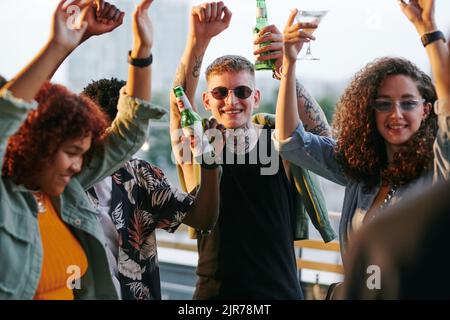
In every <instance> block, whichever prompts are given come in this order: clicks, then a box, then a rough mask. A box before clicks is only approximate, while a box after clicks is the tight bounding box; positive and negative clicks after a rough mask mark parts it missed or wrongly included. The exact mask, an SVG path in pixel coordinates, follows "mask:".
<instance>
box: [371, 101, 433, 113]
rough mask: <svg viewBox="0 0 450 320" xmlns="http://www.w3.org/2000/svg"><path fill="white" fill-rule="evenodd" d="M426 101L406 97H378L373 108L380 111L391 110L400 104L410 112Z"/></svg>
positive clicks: (401, 107)
mask: <svg viewBox="0 0 450 320" xmlns="http://www.w3.org/2000/svg"><path fill="white" fill-rule="evenodd" d="M424 102H425V99H405V100H389V99H377V100H375V102H374V103H373V104H372V108H373V109H375V110H376V111H378V112H391V111H392V109H393V108H394V106H396V105H397V104H398V105H399V106H400V109H401V110H402V111H405V112H408V111H412V110H414V109H416V108H417V107H418V106H420V105H421V104H423V103H424Z"/></svg>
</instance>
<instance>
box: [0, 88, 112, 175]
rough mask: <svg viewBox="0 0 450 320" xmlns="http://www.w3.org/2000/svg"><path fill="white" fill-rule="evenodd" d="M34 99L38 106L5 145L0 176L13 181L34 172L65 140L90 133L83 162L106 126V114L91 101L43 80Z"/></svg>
mask: <svg viewBox="0 0 450 320" xmlns="http://www.w3.org/2000/svg"><path fill="white" fill-rule="evenodd" d="M35 100H36V101H37V102H38V104H39V106H38V107H37V109H35V110H33V111H31V112H29V114H28V117H27V119H26V120H25V121H24V122H23V123H22V125H21V126H20V128H19V130H18V131H17V132H16V133H15V134H14V135H12V136H11V137H10V138H9V141H8V146H7V148H6V154H5V160H4V163H3V168H2V175H3V176H4V177H9V178H11V179H12V180H13V181H14V182H15V183H17V184H24V183H26V182H27V181H30V178H32V177H34V176H35V175H37V174H38V173H39V172H40V171H41V170H42V168H43V167H44V165H45V163H48V162H51V161H52V159H53V157H54V155H55V154H56V152H57V151H58V149H59V147H60V146H61V145H62V144H63V143H64V142H65V141H67V140H71V139H76V138H83V137H86V136H87V135H88V134H89V133H91V134H92V144H91V148H90V149H89V151H88V152H87V153H86V154H85V155H84V159H85V160H86V161H84V163H85V164H86V162H88V161H89V159H90V157H91V156H92V153H93V152H94V151H95V149H97V148H98V147H99V146H100V145H101V144H102V142H103V137H104V132H105V129H106V127H107V116H106V115H105V114H104V113H103V112H102V111H101V110H100V108H99V107H98V106H97V105H96V104H95V103H94V102H92V101H91V100H90V99H89V98H87V97H84V96H80V95H76V94H74V93H72V92H70V91H69V90H68V89H67V88H65V87H64V86H61V85H56V84H51V83H45V84H44V85H43V86H42V87H41V88H40V90H39V92H38V93H37V95H36V97H35ZM30 173H31V174H30Z"/></svg>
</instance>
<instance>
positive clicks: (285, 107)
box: [275, 11, 317, 140]
mask: <svg viewBox="0 0 450 320" xmlns="http://www.w3.org/2000/svg"><path fill="white" fill-rule="evenodd" d="M296 13H297V11H293V12H291V14H290V16H289V19H288V22H287V24H286V27H285V29H284V34H283V46H284V50H283V65H282V74H281V80H280V89H279V93H278V100H277V109H276V123H275V125H276V128H277V132H278V139H279V140H285V139H287V138H289V137H290V136H291V135H292V133H293V132H294V130H295V129H296V128H297V127H298V126H299V125H300V124H301V123H302V121H301V120H300V115H299V114H301V113H302V112H303V114H304V115H307V114H308V111H306V110H304V108H305V105H308V106H310V105H311V104H312V103H311V101H309V100H307V99H306V98H305V94H304V93H303V91H304V89H303V88H301V89H300V88H299V89H297V87H296V79H295V66H296V62H297V55H298V53H299V52H300V50H301V49H302V47H303V43H304V42H306V41H309V40H310V39H315V38H314V36H312V35H310V34H308V33H306V32H304V31H301V30H300V28H304V27H305V26H306V25H305V24H300V23H297V24H294V25H293V21H294V18H295V14H296ZM313 27H315V26H313ZM299 92H300V93H299ZM299 96H300V97H299ZM308 96H309V95H308ZM299 99H300V100H301V102H300V104H301V105H302V107H303V108H299V103H298V100H299ZM305 102H306V103H305ZM298 109H302V110H301V112H299V110H298ZM307 118H309V117H307ZM316 127H317V126H316Z"/></svg>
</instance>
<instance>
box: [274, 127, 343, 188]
mask: <svg viewBox="0 0 450 320" xmlns="http://www.w3.org/2000/svg"><path fill="white" fill-rule="evenodd" d="M272 140H273V142H274V145H275V149H276V150H278V151H279V152H280V155H281V157H282V158H284V159H286V160H288V161H289V162H292V163H294V164H296V165H298V166H300V167H302V168H304V169H307V170H310V171H312V172H314V173H315V174H318V175H320V176H322V177H324V178H325V179H328V180H330V181H333V182H335V183H337V184H340V185H343V186H345V185H347V183H348V179H347V177H346V176H345V175H344V173H343V172H342V169H341V168H340V167H339V165H338V163H337V161H336V156H335V153H334V148H335V146H336V142H335V141H334V140H333V139H332V138H329V137H323V136H319V135H315V134H313V133H310V132H306V131H305V129H304V128H303V125H302V124H300V125H299V126H298V127H297V128H296V129H295V131H294V133H293V134H292V136H291V137H290V138H288V139H286V140H283V141H280V140H278V139H277V137H276V136H275V133H274V134H273V135H272Z"/></svg>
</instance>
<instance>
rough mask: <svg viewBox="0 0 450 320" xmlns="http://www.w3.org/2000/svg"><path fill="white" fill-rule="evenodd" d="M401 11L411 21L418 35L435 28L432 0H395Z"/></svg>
mask: <svg viewBox="0 0 450 320" xmlns="http://www.w3.org/2000/svg"><path fill="white" fill-rule="evenodd" d="M397 1H398V4H399V5H400V8H401V9H402V12H403V13H404V14H405V16H406V17H407V18H408V19H409V21H411V23H412V24H413V25H414V27H415V28H416V30H417V32H418V33H419V35H421V36H422V35H423V34H424V33H427V32H430V31H434V30H436V22H435V20H434V0H409V1H408V3H406V1H405V0H397Z"/></svg>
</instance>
